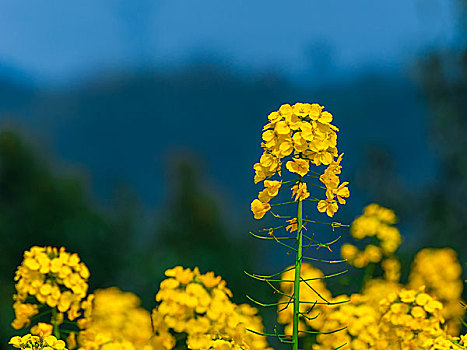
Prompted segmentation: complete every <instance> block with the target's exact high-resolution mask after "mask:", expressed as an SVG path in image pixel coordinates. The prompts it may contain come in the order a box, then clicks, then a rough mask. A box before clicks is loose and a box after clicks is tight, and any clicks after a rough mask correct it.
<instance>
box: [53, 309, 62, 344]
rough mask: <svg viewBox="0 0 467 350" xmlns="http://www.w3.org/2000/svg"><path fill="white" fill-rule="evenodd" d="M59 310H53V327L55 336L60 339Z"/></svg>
mask: <svg viewBox="0 0 467 350" xmlns="http://www.w3.org/2000/svg"><path fill="white" fill-rule="evenodd" d="M57 321H58V320H57V309H56V308H53V309H52V325H53V327H54V329H53V334H54V336H55V338H57V339H60V330H59V329H58V322H57Z"/></svg>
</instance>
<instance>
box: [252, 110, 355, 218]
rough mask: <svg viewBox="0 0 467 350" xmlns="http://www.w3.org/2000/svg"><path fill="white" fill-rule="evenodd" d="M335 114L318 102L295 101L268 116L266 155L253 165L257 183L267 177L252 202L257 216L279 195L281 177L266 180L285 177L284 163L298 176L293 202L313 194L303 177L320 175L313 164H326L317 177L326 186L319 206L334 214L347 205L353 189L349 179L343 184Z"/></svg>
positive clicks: (264, 153) (328, 213) (265, 141)
mask: <svg viewBox="0 0 467 350" xmlns="http://www.w3.org/2000/svg"><path fill="white" fill-rule="evenodd" d="M332 119H333V117H332V114H331V113H329V112H327V111H324V107H323V106H320V105H319V104H317V103H313V104H309V103H296V104H294V105H293V106H291V105H289V104H284V105H282V106H281V107H280V108H279V110H278V111H275V112H272V113H270V114H269V116H268V120H269V123H268V124H266V125H265V126H264V128H263V135H262V139H263V142H262V143H261V147H262V148H263V154H262V155H261V157H260V160H259V162H258V163H256V164H254V166H253V168H254V170H255V176H254V181H255V183H258V182H261V181H263V180H264V189H263V190H262V191H261V192H260V193H259V195H258V198H256V199H254V200H253V202H252V203H251V210H252V212H253V214H254V217H255V219H261V218H262V217H263V216H264V215H265V214H266V213H267V212H268V211H269V210H270V209H271V205H270V204H269V201H270V200H271V199H272V198H274V197H275V196H277V194H278V191H279V189H280V187H281V186H282V184H283V182H282V180H280V181H279V180H266V179H267V178H270V177H272V176H274V175H278V176H279V177H281V176H282V170H283V163H284V162H285V168H286V169H287V170H288V171H289V172H290V173H295V174H297V175H298V176H299V179H298V181H297V182H296V183H295V184H294V185H293V186H292V187H291V189H292V197H294V201H298V200H304V199H307V198H308V197H310V193H309V192H308V189H307V184H306V181H304V179H303V178H304V177H305V176H307V175H309V174H315V175H316V174H317V175H320V174H319V173H315V172H313V171H311V170H310V163H312V164H315V165H316V166H320V165H327V168H326V169H325V171H324V173H323V174H322V175H321V176H315V175H313V176H314V177H316V178H319V180H320V181H321V182H322V183H323V184H324V185H325V189H326V199H322V200H316V201H317V202H318V205H317V209H318V210H319V211H320V212H323V213H324V212H325V213H326V214H327V215H328V216H330V217H332V216H333V215H334V214H335V212H336V211H337V209H338V203H339V204H345V198H347V197H349V195H350V192H349V189H348V187H347V185H348V182H342V183H340V180H339V174H340V173H341V165H340V162H341V160H342V155H341V156H339V157H338V150H337V132H338V131H339V129H338V128H337V127H336V126H334V125H332V124H331V122H332Z"/></svg>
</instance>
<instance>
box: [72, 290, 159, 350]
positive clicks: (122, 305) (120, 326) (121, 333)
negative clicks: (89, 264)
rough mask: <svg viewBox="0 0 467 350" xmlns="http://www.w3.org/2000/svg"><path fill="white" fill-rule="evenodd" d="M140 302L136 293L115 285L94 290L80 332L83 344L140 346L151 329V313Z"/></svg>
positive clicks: (92, 346)
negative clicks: (83, 327)
mask: <svg viewBox="0 0 467 350" xmlns="http://www.w3.org/2000/svg"><path fill="white" fill-rule="evenodd" d="M140 305H141V301H140V299H139V298H138V297H137V296H136V295H135V294H133V293H130V292H122V291H121V290H119V289H118V288H116V287H111V288H107V289H99V290H96V291H95V292H94V300H93V306H92V311H91V312H92V316H91V317H88V319H89V322H88V323H87V325H86V329H85V330H83V331H81V332H80V335H79V343H80V345H81V346H82V348H84V349H86V350H93V349H101V348H102V349H109V350H110V349H114V348H116V347H120V348H125V349H143V348H144V347H145V346H146V345H147V343H148V340H149V339H150V338H151V336H152V333H153V332H152V326H151V314H150V313H149V311H147V310H145V309H143V308H142V307H141V306H140Z"/></svg>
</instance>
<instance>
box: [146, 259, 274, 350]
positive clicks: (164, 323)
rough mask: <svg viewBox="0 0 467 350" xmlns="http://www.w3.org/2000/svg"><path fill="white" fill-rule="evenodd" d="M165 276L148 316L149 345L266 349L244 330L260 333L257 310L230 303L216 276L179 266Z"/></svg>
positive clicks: (257, 337) (259, 338)
mask: <svg viewBox="0 0 467 350" xmlns="http://www.w3.org/2000/svg"><path fill="white" fill-rule="evenodd" d="M165 274H166V276H167V277H168V278H167V279H165V280H164V281H163V282H162V283H161V285H160V290H159V292H158V293H157V294H156V301H157V302H159V304H158V306H157V307H156V308H155V309H154V310H153V314H152V318H153V327H154V330H155V336H154V337H153V339H152V340H151V341H152V344H157V346H158V348H160V349H173V348H174V347H175V346H176V345H180V344H179V343H180V341H181V342H182V345H181V346H184V347H185V346H186V347H188V348H189V349H193V350H195V349H201V350H204V349H252V350H253V349H254V350H256V349H258V350H259V349H269V348H268V344H267V342H266V339H265V337H263V336H260V335H257V334H254V333H251V332H248V331H247V329H251V330H253V331H255V332H262V330H263V325H262V321H261V318H260V317H259V316H258V315H257V310H256V309H255V308H253V307H251V306H249V305H247V304H242V305H237V304H235V303H233V302H232V301H231V300H230V298H231V297H232V292H231V291H230V290H229V289H228V288H227V287H226V283H225V281H223V280H222V279H221V277H220V276H215V275H214V273H212V272H208V273H206V274H201V273H200V272H199V270H198V269H197V268H195V269H194V270H191V269H184V268H183V267H181V266H177V267H175V268H173V269H169V270H167V271H166V272H165Z"/></svg>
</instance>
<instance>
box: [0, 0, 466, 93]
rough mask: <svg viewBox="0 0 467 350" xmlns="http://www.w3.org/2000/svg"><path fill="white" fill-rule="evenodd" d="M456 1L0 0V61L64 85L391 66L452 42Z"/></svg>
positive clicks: (327, 73) (335, 74)
mask: <svg viewBox="0 0 467 350" xmlns="http://www.w3.org/2000/svg"><path fill="white" fill-rule="evenodd" d="M454 3H455V2H454V1H447V0H390V1H386V0H384V1H383V0H380V1H374V0H353V1H348V0H336V1H316V0H308V1H302V0H300V1H293V2H286V1H267V2H266V1H260V0H248V1H218V0H205V1H179V0H160V1H151V0H138V1H123V0H102V1H94V0H80V1H64V2H60V1H50V0H43V1H40V2H37V1H35V0H22V1H3V2H1V3H0V33H2V34H1V35H0V64H1V65H2V66H3V67H7V68H8V69H9V70H13V71H14V70H19V71H21V72H22V75H23V78H26V79H28V80H31V81H34V82H38V83H40V84H41V83H44V82H45V83H49V84H50V83H52V84H59V85H61V84H69V83H70V82H72V81H75V80H76V79H78V78H82V77H83V75H84V76H89V75H93V74H94V73H95V72H98V71H101V70H113V69H118V68H121V67H128V66H145V65H157V66H166V67H171V66H177V65H180V64H183V63H184V62H185V61H187V60H192V59H194V58H195V59H201V60H206V59H208V60H213V61H216V60H217V61H221V62H222V63H223V64H224V65H229V66H233V67H234V68H235V69H237V70H239V71H243V72H245V73H247V74H251V73H252V72H256V71H258V70H275V71H279V72H282V73H283V74H284V75H285V76H287V77H290V78H292V79H295V80H300V79H301V77H303V75H302V73H303V72H304V71H307V72H309V71H310V69H312V70H313V69H314V71H315V72H318V71H319V72H320V74H319V75H316V78H313V80H314V81H313V82H318V83H321V82H322V80H323V79H336V78H338V79H342V77H343V75H349V74H350V75H352V74H354V73H355V72H356V71H358V70H360V69H362V68H373V69H375V68H376V69H378V70H379V69H381V70H386V71H392V72H394V71H399V70H400V69H403V62H407V61H410V60H411V59H412V58H413V57H414V56H416V55H419V54H422V53H423V50H425V49H426V48H429V47H439V46H447V45H449V44H451V43H453V42H454V41H455V37H454V32H455V31H454V28H455V26H456V24H457V23H456V22H455V13H454V12H455V7H454ZM311 61H312V62H313V63H312V65H313V66H312V67H310V65H311V63H310V62H311Z"/></svg>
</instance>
